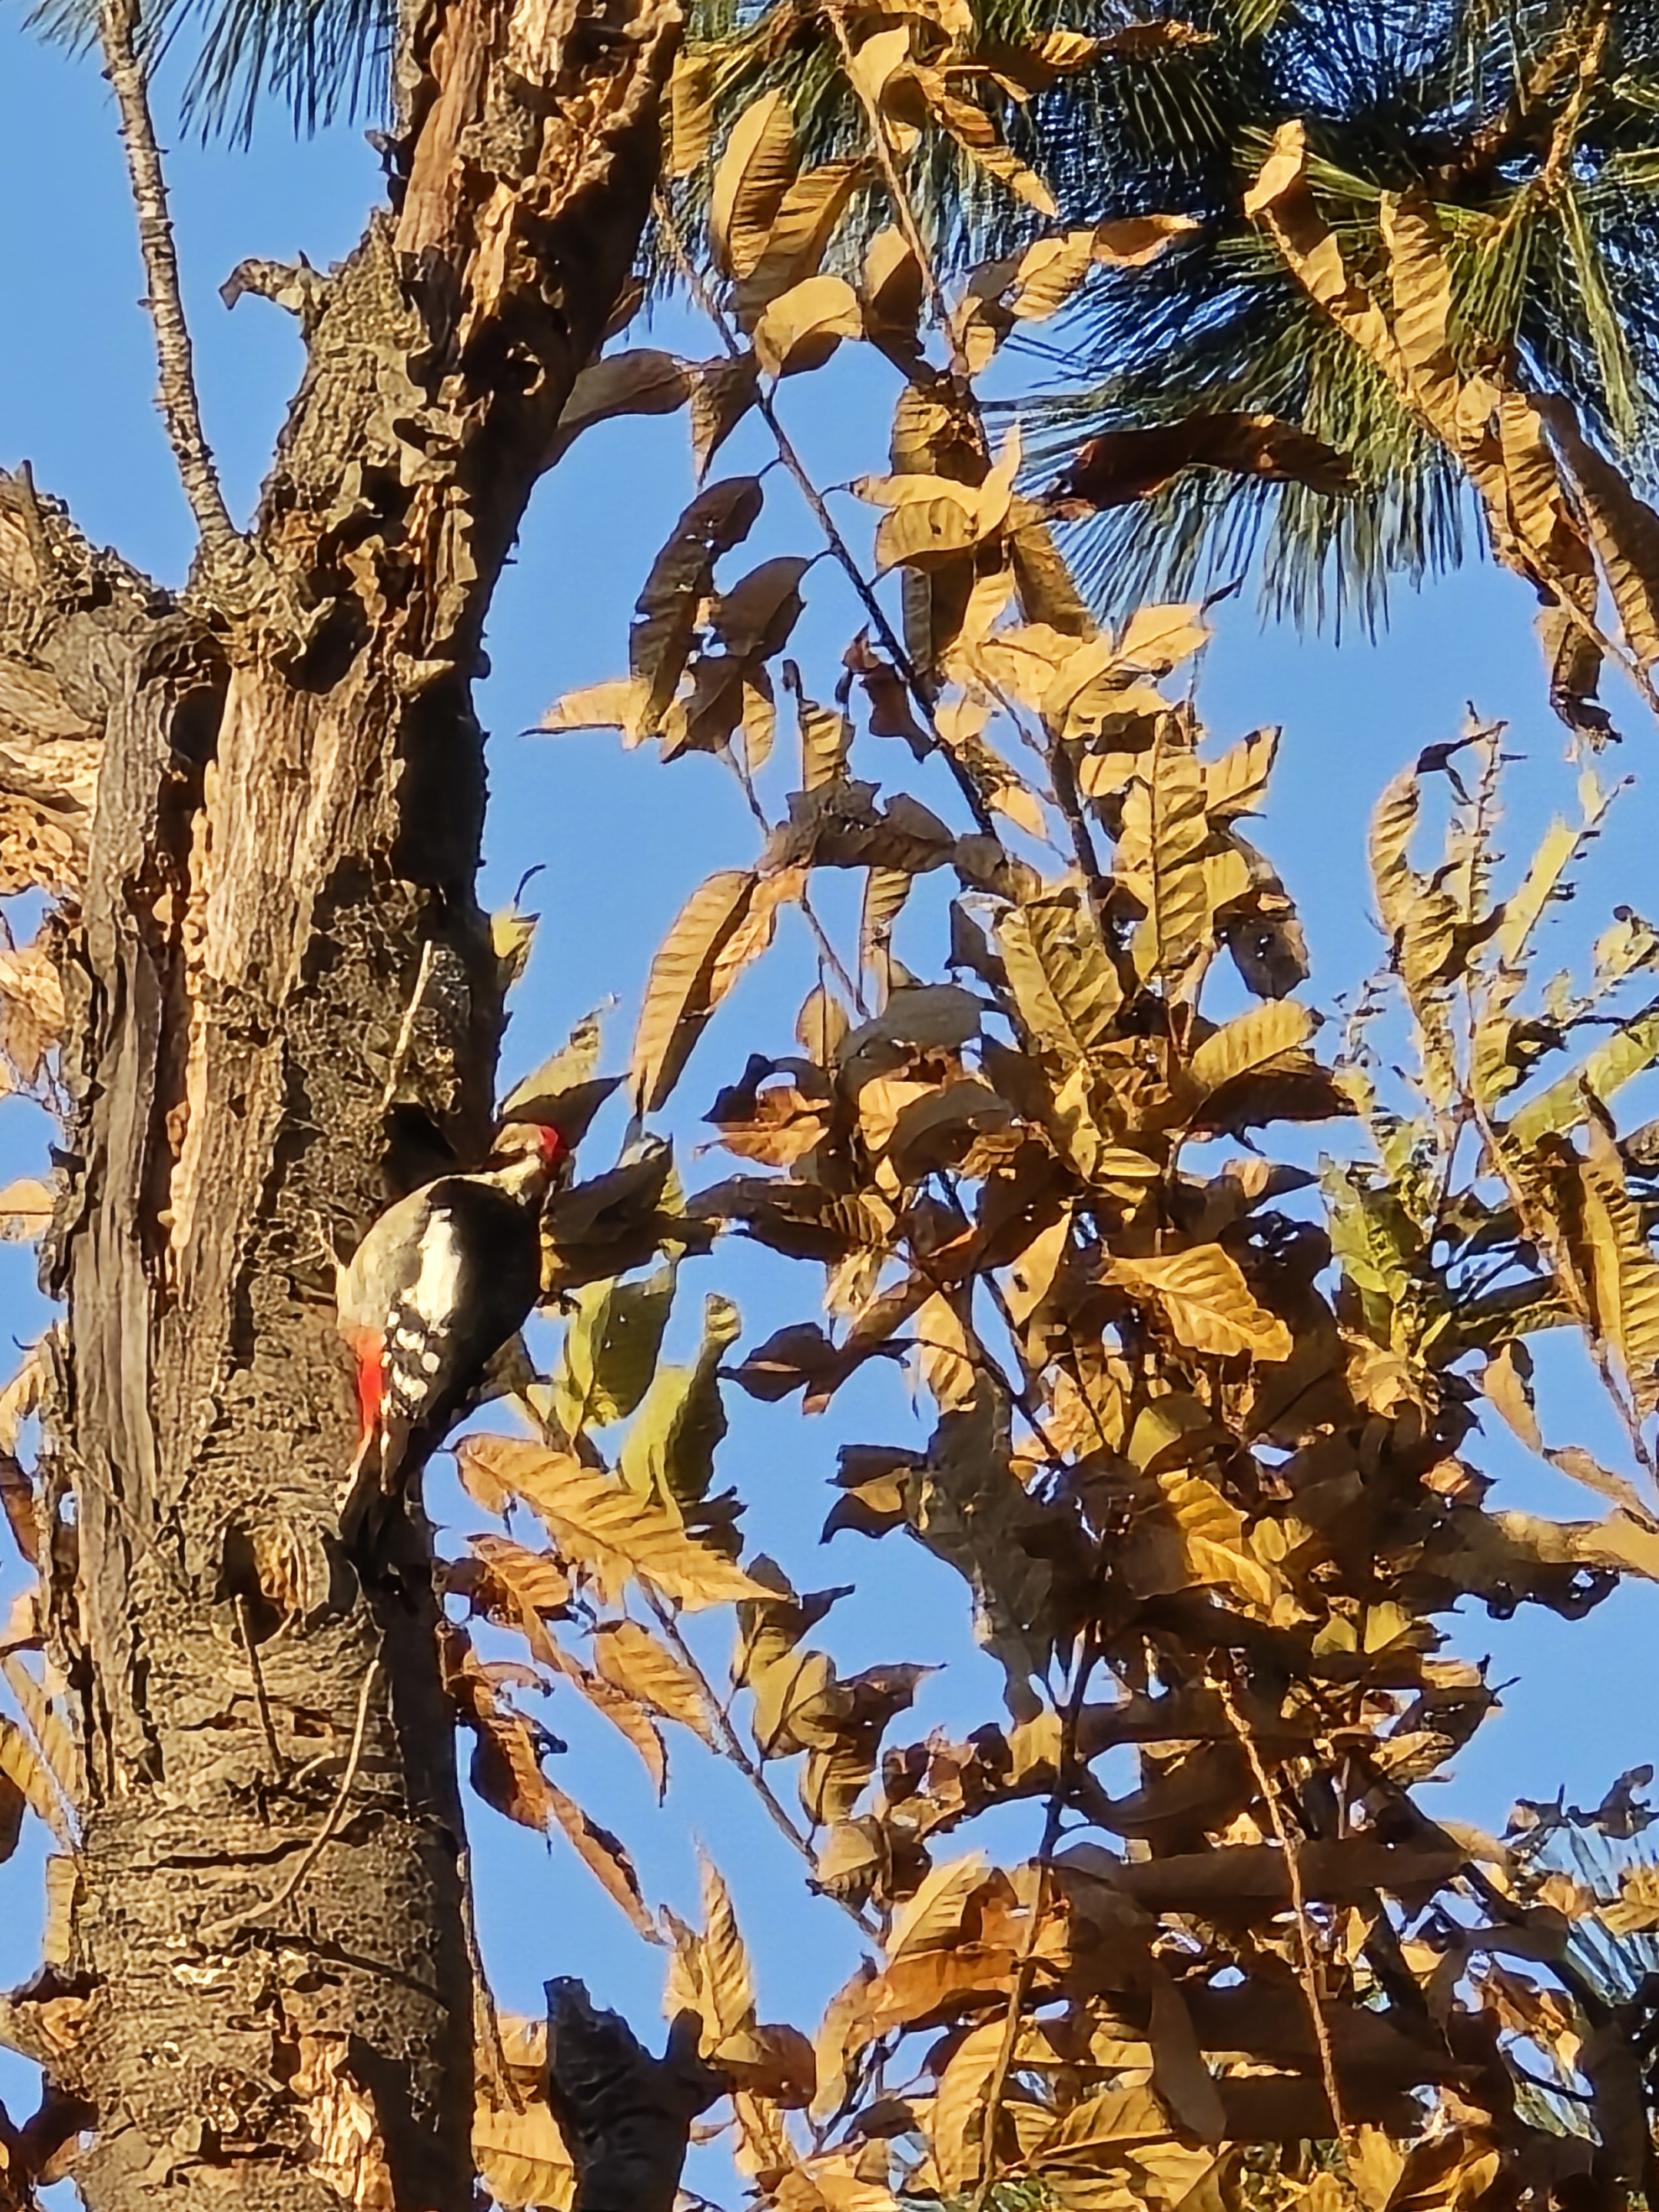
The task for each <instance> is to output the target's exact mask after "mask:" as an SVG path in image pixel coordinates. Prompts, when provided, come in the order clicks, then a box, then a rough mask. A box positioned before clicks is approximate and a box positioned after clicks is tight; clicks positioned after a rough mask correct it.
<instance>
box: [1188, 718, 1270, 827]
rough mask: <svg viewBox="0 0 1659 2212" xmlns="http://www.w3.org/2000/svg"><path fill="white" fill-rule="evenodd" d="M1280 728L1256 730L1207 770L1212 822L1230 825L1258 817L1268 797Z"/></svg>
mask: <svg viewBox="0 0 1659 2212" xmlns="http://www.w3.org/2000/svg"><path fill="white" fill-rule="evenodd" d="M1278 752H1279V731H1278V729H1277V728H1276V727H1275V728H1272V729H1266V730H1255V731H1253V732H1251V734H1250V735H1249V737H1248V738H1243V740H1241V742H1240V743H1239V744H1236V745H1235V746H1233V748H1232V750H1231V751H1230V752H1225V753H1224V754H1223V755H1222V756H1221V758H1220V759H1219V760H1218V761H1209V762H1206V763H1205V768H1204V806H1205V811H1206V813H1207V814H1208V815H1209V817H1210V818H1211V820H1212V821H1217V820H1219V821H1223V822H1231V821H1234V820H1236V819H1237V817H1238V816H1239V815H1241V814H1257V813H1260V811H1261V804H1262V801H1263V800H1264V799H1266V797H1267V779H1268V778H1269V776H1270V775H1272V774H1273V762H1274V759H1275V758H1276V757H1277V755H1278Z"/></svg>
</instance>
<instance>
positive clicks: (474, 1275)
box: [336, 1121, 568, 1534]
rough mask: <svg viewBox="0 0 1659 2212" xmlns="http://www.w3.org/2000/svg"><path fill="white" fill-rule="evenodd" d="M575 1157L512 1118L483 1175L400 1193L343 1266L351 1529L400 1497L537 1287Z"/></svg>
mask: <svg viewBox="0 0 1659 2212" xmlns="http://www.w3.org/2000/svg"><path fill="white" fill-rule="evenodd" d="M567 1156H568V1147H567V1146H566V1144H565V1141H564V1139H563V1138H562V1136H561V1134H560V1133H559V1132H558V1130H556V1129H555V1128H551V1127H545V1126H544V1125H543V1124H541V1123H538V1122H531V1121H509V1122H508V1123H507V1125H506V1126H505V1127H503V1128H502V1129H501V1131H500V1132H499V1133H498V1134H497V1136H496V1138H495V1149H494V1150H493V1152H491V1154H490V1156H489V1159H488V1160H487V1161H486V1162H485V1163H484V1164H483V1167H482V1168H480V1169H479V1170H477V1173H476V1174H474V1175H445V1176H438V1177H437V1179H436V1180H435V1182H428V1183H422V1186H421V1187H420V1188H419V1189H418V1190H412V1191H410V1194H409V1195H408V1197H407V1198H400V1199H399V1200H398V1202H397V1204H396V1205H395V1206H388V1207H387V1209H386V1212H384V1213H383V1214H382V1215H381V1216H380V1219H379V1220H378V1221H377V1222H375V1224H374V1227H373V1228H372V1229H371V1230H370V1231H369V1232H368V1236H367V1237H364V1239H363V1241H362V1243H361V1244H360V1245H359V1246H358V1247H357V1249H356V1252H355V1253H354V1254H353V1255H352V1257H351V1260H350V1261H349V1264H346V1265H343V1266H341V1267H338V1268H337V1281H336V1302H337V1308H338V1314H339V1325H340V1334H341V1335H342V1336H343V1337H344V1339H345V1340H346V1342H347V1343H348V1344H349V1346H350V1347H351V1350H352V1352H353V1355H354V1356H355V1358H356V1363H357V1410H358V1415H359V1422H360V1427H359V1436H358V1444H357V1451H356V1457H355V1458H354V1459H353V1461H352V1462H351V1471H350V1473H349V1475H348V1476H347V1478H346V1480H345V1481H344V1483H343V1485H342V1486H341V1488H340V1492H339V1496H338V1499H337V1504H338V1506H339V1510H340V1518H341V1523H342V1526H343V1527H344V1528H347V1533H348V1534H349V1533H350V1527H351V1525H353V1524H355V1523H356V1521H357V1519H358V1518H359V1517H360V1516H361V1513H362V1510H363V1508H364V1507H365V1506H366V1505H367V1504H368V1499H369V1498H370V1497H371V1496H372V1495H373V1494H374V1492H376V1491H379V1492H380V1493H381V1494H382V1495H383V1496H386V1497H390V1496H391V1495H392V1492H393V1490H394V1488H395V1487H396V1485H397V1480H398V1470H399V1468H400V1466H401V1464H402V1462H403V1459H404V1454H405V1452H406V1451H407V1449H408V1447H409V1443H410V1438H411V1437H420V1438H421V1439H422V1440H425V1441H428V1443H429V1444H435V1443H438V1442H440V1441H441V1439H442V1437H443V1436H444V1433H445V1431H447V1428H448V1425H449V1424H450V1423H451V1422H452V1421H453V1419H455V1418H456V1416H457V1415H458V1414H459V1413H461V1412H462V1411H464V1410H465V1406H466V1404H467V1401H468V1400H469V1399H470V1398H471V1396H472V1395H473V1394H474V1393H475V1392H476V1391H477V1388H478V1386H479V1384H480V1383H482V1382H483V1376H484V1370H485V1369H486V1368H487V1367H488V1366H489V1363H490V1361H491V1360H492V1359H493V1358H495V1354H496V1353H497V1352H499V1351H500V1350H501V1347H502V1346H503V1345H505V1344H507V1343H508V1342H510V1340H512V1338H513V1336H515V1335H516V1334H518V1332H519V1330H520V1328H522V1327H523V1326H524V1324H525V1322H526V1320H527V1319H528V1318H529V1316H530V1311H531V1309H532V1306H533V1305H534V1304H535V1303H536V1297H537V1293H538V1291H539V1290H540V1288H541V1269H542V1255H541V1210H542V1201H543V1200H544V1198H545V1197H546V1195H547V1193H548V1190H549V1188H550V1187H551V1185H552V1183H553V1182H554V1179H555V1177H556V1175H557V1174H558V1172H559V1170H560V1168H561V1166H562V1164H563V1163H564V1162H565V1160H566V1158H567Z"/></svg>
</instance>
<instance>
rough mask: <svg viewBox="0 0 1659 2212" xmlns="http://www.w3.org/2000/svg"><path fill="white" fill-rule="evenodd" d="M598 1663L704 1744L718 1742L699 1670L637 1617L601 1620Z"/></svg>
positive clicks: (628, 1691)
mask: <svg viewBox="0 0 1659 2212" xmlns="http://www.w3.org/2000/svg"><path fill="white" fill-rule="evenodd" d="M593 1664H594V1665H595V1667H597V1668H598V1669H599V1673H600V1674H602V1675H603V1676H604V1677H605V1680H606V1681H607V1682H611V1683H613V1684H614V1685H615V1686H616V1687H617V1689H619V1690H621V1691H623V1692H624V1694H625V1695H627V1696H628V1697H630V1698H634V1699H637V1700H638V1701H639V1703H640V1704H641V1705H649V1706H650V1708H651V1710H652V1711H653V1712H655V1713H660V1714H661V1715H662V1717H663V1718H664V1719H665V1720H671V1721H678V1722H679V1723H680V1724H681V1726H682V1727H684V1728H689V1729H692V1730H693V1731H694V1732H695V1733H696V1735H700V1736H701V1737H702V1740H703V1741H704V1742H705V1743H712V1742H713V1741H714V1732H713V1723H711V1721H710V1719H709V1716H708V1700H707V1699H705V1698H704V1696H703V1693H702V1686H701V1685H700V1684H699V1683H698V1681H697V1679H696V1675H695V1674H691V1673H690V1670H689V1669H688V1668H686V1667H684V1665H683V1664H682V1663H681V1662H680V1661H679V1660H678V1659H677V1658H675V1656H674V1655H673V1653H672V1652H671V1651H669V1650H666V1649H665V1647H664V1646H663V1645H662V1644H659V1643H658V1641H657V1639H656V1638H655V1637H654V1636H653V1635H652V1633H651V1632H650V1631H649V1629H647V1628H641V1626H640V1625H639V1624H638V1622H637V1621H633V1620H610V1621H603V1622H601V1623H600V1625H599V1628H598V1629H597V1630H595V1632H594V1636H593Z"/></svg>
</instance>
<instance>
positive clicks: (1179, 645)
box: [1115, 605, 1212, 676]
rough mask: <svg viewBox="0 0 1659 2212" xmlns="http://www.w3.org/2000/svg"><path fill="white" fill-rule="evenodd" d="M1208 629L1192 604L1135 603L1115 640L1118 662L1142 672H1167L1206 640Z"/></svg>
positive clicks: (1209, 633)
mask: <svg viewBox="0 0 1659 2212" xmlns="http://www.w3.org/2000/svg"><path fill="white" fill-rule="evenodd" d="M1211 635H1212V631H1211V629H1210V625H1209V624H1208V623H1206V621H1204V620H1203V618H1202V616H1201V614H1200V610H1199V609H1198V607H1197V606H1196V605H1188V606H1171V607H1139V608H1138V609H1137V610H1136V611H1135V612H1134V613H1133V614H1132V615H1131V616H1130V617H1129V621H1128V624H1127V628H1126V629H1125V630H1124V632H1123V635H1122V636H1121V638H1119V640H1118V641H1117V651H1116V653H1115V659H1116V661H1117V663H1118V665H1119V666H1120V667H1122V668H1126V669H1133V670H1134V671H1136V672H1137V673H1139V674H1140V675H1143V676H1167V675H1168V674H1169V672H1170V670H1171V669H1172V668H1174V667H1175V666H1176V665H1177V664H1178V663H1179V662H1181V661H1182V660H1185V659H1186V658H1187V656H1188V654H1189V653H1196V652H1197V651H1198V650H1199V649H1200V647H1202V646H1206V645H1207V644H1208V643H1209V641H1210V638H1211Z"/></svg>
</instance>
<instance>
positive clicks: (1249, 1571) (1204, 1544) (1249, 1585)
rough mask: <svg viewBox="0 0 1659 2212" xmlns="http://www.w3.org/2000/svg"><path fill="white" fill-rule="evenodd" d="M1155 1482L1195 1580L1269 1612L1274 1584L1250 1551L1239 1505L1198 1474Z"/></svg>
mask: <svg viewBox="0 0 1659 2212" xmlns="http://www.w3.org/2000/svg"><path fill="white" fill-rule="evenodd" d="M1158 1488H1159V1489H1160V1490H1161V1491H1162V1492H1164V1503H1165V1504H1167V1505H1168V1507H1169V1509H1170V1513H1171V1514H1172V1515H1173V1516H1174V1518H1175V1523H1176V1529H1177V1530H1178V1532H1179V1534H1180V1537H1181V1547H1182V1551H1183V1552H1184V1553H1185V1554H1186V1558H1187V1565H1188V1567H1189V1568H1190V1569H1191V1570H1192V1573H1193V1577H1194V1580H1195V1581H1198V1582H1200V1583H1213V1584H1217V1585H1218V1586H1219V1587H1220V1588H1222V1589H1232V1590H1236V1591H1237V1593H1238V1595H1240V1596H1242V1597H1243V1598H1245V1599H1247V1600H1248V1601H1249V1603H1250V1604H1252V1605H1255V1606H1258V1607H1261V1610H1262V1611H1263V1612H1264V1613H1265V1612H1267V1611H1268V1610H1270V1609H1271V1607H1272V1605H1273V1596H1274V1593H1275V1590H1276V1589H1277V1584H1276V1583H1275V1582H1274V1580H1273V1576H1272V1575H1271V1574H1270V1573H1269V1572H1268V1571H1267V1568H1266V1567H1265V1566H1264V1565H1262V1564H1261V1560H1260V1559H1257V1558H1256V1556H1255V1553H1254V1552H1252V1551H1251V1549H1250V1545H1249V1537H1248V1536H1247V1535H1246V1534H1245V1531H1244V1516H1243V1514H1242V1513H1241V1512H1240V1511H1239V1510H1238V1508H1237V1506H1236V1505H1233V1504H1230V1503H1229V1501H1228V1500H1227V1499H1226V1498H1224V1497H1223V1496H1222V1494H1221V1492H1219V1491H1218V1489H1217V1488H1216V1486H1215V1485H1214V1484H1213V1483H1211V1482H1206V1481H1205V1480H1203V1479H1202V1477H1201V1476H1199V1475H1195V1474H1179V1473H1177V1474H1161V1475H1159V1476H1158Z"/></svg>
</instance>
